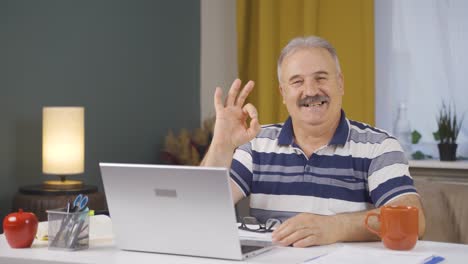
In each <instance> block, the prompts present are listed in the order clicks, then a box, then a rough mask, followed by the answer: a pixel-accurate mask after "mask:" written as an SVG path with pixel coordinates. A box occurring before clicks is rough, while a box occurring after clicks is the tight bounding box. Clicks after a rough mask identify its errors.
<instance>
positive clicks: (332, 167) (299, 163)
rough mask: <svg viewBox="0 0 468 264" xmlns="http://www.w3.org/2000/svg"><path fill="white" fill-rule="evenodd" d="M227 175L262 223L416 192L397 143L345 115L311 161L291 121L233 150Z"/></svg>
mask: <svg viewBox="0 0 468 264" xmlns="http://www.w3.org/2000/svg"><path fill="white" fill-rule="evenodd" d="M230 175H231V178H232V179H233V180H234V182H235V183H236V184H237V185H238V187H239V188H240V190H242V192H243V194H244V196H249V195H250V214H251V215H252V216H255V217H257V219H259V220H260V221H265V220H266V219H268V218H278V219H282V220H285V219H287V218H289V217H291V216H294V215H295V214H297V213H300V212H308V213H314V214H320V215H334V214H338V213H345V212H357V211H363V210H369V209H373V208H376V207H380V206H382V205H384V204H386V203H388V202H389V201H391V200H393V199H395V198H397V197H399V196H401V195H403V194H410V193H411V194H417V192H416V189H415V188H414V185H413V179H412V178H411V176H410V174H409V168H408V161H407V159H406V158H405V155H404V153H403V150H402V148H401V146H400V144H399V143H398V141H397V140H396V139H395V138H394V137H392V136H390V135H389V134H388V133H387V132H385V131H383V130H380V129H377V128H374V127H371V126H369V125H367V124H364V123H360V122H356V121H353V120H349V119H347V118H346V117H345V113H344V111H341V118H340V122H339V124H338V127H337V129H336V131H335V133H334V135H333V137H332V139H331V141H330V142H329V143H328V144H327V145H325V146H323V147H321V148H319V149H317V150H316V151H315V152H314V153H312V155H311V156H310V157H307V156H306V155H305V154H304V152H303V151H302V150H301V148H300V147H299V146H298V145H297V144H296V143H295V142H294V132H293V127H292V121H291V118H288V119H287V120H286V121H285V122H284V123H283V124H274V125H267V126H263V127H262V129H261V130H260V132H259V133H258V135H257V136H256V137H255V138H254V139H253V140H252V141H250V142H249V143H247V144H244V145H242V146H240V147H239V148H237V150H236V151H235V153H234V157H233V161H232V165H231V172H230Z"/></svg>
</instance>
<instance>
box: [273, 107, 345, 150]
mask: <svg viewBox="0 0 468 264" xmlns="http://www.w3.org/2000/svg"><path fill="white" fill-rule="evenodd" d="M348 135H349V125H348V121H347V120H346V115H345V112H344V111H343V110H341V117H340V121H339V123H338V127H337V128H336V130H335V133H334V134H333V137H332V139H331V140H330V143H328V144H329V145H345V144H346V141H347V140H348ZM293 143H294V132H293V126H292V120H291V117H288V119H286V121H285V122H284V124H283V128H281V132H280V134H279V136H278V144H279V145H292V144H293Z"/></svg>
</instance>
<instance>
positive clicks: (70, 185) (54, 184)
mask: <svg viewBox="0 0 468 264" xmlns="http://www.w3.org/2000/svg"><path fill="white" fill-rule="evenodd" d="M81 186H83V182H82V181H74V180H65V181H44V182H42V187H43V188H44V189H52V190H73V189H79V188H81Z"/></svg>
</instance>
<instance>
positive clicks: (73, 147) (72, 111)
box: [42, 107, 84, 189]
mask: <svg viewBox="0 0 468 264" xmlns="http://www.w3.org/2000/svg"><path fill="white" fill-rule="evenodd" d="M42 172H43V173H44V174H53V175H57V176H59V177H60V180H59V181H45V182H43V187H44V188H47V189H75V188H79V187H80V186H81V185H82V182H81V181H76V180H67V179H66V176H68V175H74V174H81V173H83V172H84V107H44V108H43V109H42Z"/></svg>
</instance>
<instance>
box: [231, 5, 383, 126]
mask: <svg viewBox="0 0 468 264" xmlns="http://www.w3.org/2000/svg"><path fill="white" fill-rule="evenodd" d="M308 35H317V36H320V37H323V38H325V39H327V40H328V41H329V42H330V43H331V44H332V45H333V46H334V47H335V48H336V50H337V52H338V57H339V59H340V64H341V68H342V71H343V75H344V77H345V78H344V80H345V96H344V98H343V109H344V110H345V112H346V115H347V117H349V118H351V119H355V120H358V121H362V122H366V123H369V124H372V125H373V124H374V1H373V0H237V36H238V70H239V77H240V78H241V80H242V81H244V82H246V81H247V80H254V81H255V83H256V85H255V89H254V91H253V92H252V93H251V95H250V98H249V102H251V103H253V104H254V105H255V106H256V107H257V109H258V112H259V118H260V122H261V124H269V123H277V122H282V121H284V120H285V119H286V117H287V116H288V113H287V110H286V107H285V106H284V105H283V104H282V99H281V94H280V93H279V90H278V80H277V77H276V76H277V74H276V61H277V59H278V56H279V54H280V52H281V49H282V48H283V47H284V46H285V45H286V44H287V43H288V41H289V40H291V39H292V38H294V37H297V36H308Z"/></svg>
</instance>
